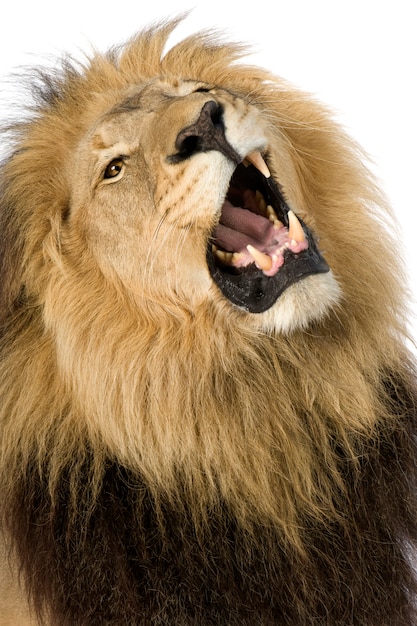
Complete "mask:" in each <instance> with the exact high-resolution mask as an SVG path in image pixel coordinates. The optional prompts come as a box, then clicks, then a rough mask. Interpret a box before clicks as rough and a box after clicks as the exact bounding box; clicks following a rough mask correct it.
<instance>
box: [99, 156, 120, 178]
mask: <svg viewBox="0 0 417 626" xmlns="http://www.w3.org/2000/svg"><path fill="white" fill-rule="evenodd" d="M123 167H124V162H123V159H121V158H118V159H113V161H110V163H109V164H108V166H107V167H106V169H105V170H104V174H103V178H115V177H116V176H118V175H119V174H120V172H121V171H122V170H123Z"/></svg>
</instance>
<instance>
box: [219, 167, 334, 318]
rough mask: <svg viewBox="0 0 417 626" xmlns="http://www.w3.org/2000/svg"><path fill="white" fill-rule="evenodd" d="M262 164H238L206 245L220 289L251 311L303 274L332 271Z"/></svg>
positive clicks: (261, 307)
mask: <svg viewBox="0 0 417 626" xmlns="http://www.w3.org/2000/svg"><path fill="white" fill-rule="evenodd" d="M262 161H263V160H262ZM251 163H252V162H251ZM263 163H264V164H265V162H264V161H263ZM258 165H259V163H256V167H254V165H253V164H251V165H249V166H248V165H247V163H246V164H245V165H239V166H238V167H237V168H236V170H235V173H234V175H233V176H232V180H231V184H230V187H229V192H228V194H227V197H226V201H225V203H224V205H223V211H222V216H221V217H220V222H219V225H218V226H217V227H216V228H215V229H214V231H213V234H212V239H211V241H210V243H209V245H208V249H207V263H208V267H209V270H210V274H211V276H212V278H213V280H214V282H215V283H216V284H217V286H218V287H219V289H220V291H221V292H222V294H223V295H224V296H225V297H226V298H227V299H228V300H230V301H231V302H232V303H233V304H235V305H237V306H239V307H241V308H244V309H245V310H247V311H249V312H251V313H261V312H264V311H266V310H267V309H269V308H270V307H271V306H273V304H274V303H275V302H276V301H277V299H278V298H279V297H280V296H281V295H282V293H283V292H284V291H285V289H287V287H289V286H290V285H292V284H294V283H296V282H298V281H299V280H301V279H302V278H305V277H306V276H309V275H311V274H318V273H324V272H327V271H329V267H328V265H327V263H326V262H325V260H324V259H323V257H322V256H321V254H320V252H319V251H318V249H317V246H316V243H315V241H314V237H313V235H312V233H311V231H310V230H309V229H308V227H307V226H306V225H305V224H304V223H303V222H302V221H300V220H299V219H298V218H297V217H296V216H295V214H294V213H293V212H292V211H291V210H290V209H289V207H288V205H287V204H286V202H285V199H284V198H283V196H282V194H281V192H280V190H279V188H278V186H277V185H276V183H275V182H274V180H273V178H272V176H268V177H266V176H265V175H264V173H269V169H268V168H267V166H266V164H265V167H261V170H263V172H262V171H260V170H259V167H258ZM261 165H262V163H261Z"/></svg>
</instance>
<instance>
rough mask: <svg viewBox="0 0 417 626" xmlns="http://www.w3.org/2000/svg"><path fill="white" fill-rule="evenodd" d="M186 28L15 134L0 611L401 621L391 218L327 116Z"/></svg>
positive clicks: (245, 620)
mask: <svg viewBox="0 0 417 626" xmlns="http://www.w3.org/2000/svg"><path fill="white" fill-rule="evenodd" d="M175 23H176V22H169V23H167V24H164V25H160V26H158V27H152V28H150V29H148V30H146V31H144V32H143V33H139V34H138V35H137V36H136V37H135V38H134V39H132V40H131V41H130V42H129V43H128V44H127V45H126V46H124V47H123V48H120V49H118V50H117V51H115V50H113V51H110V52H109V53H108V54H96V55H94V56H93V58H91V59H90V60H88V62H87V61H86V62H85V63H84V64H82V65H80V66H76V65H74V64H72V63H71V62H70V61H68V60H67V61H66V62H65V63H64V65H63V67H62V70H61V71H59V72H55V73H52V74H51V75H50V74H47V75H46V76H45V75H44V74H42V73H39V72H37V73H36V75H35V83H34V88H33V89H32V92H33V93H34V94H35V95H34V97H35V102H34V103H33V106H32V107H31V112H30V115H29V116H28V119H27V120H26V121H24V122H22V121H21V118H19V120H18V122H17V123H16V125H15V126H14V127H13V128H10V127H9V128H8V133H9V134H8V137H9V138H10V136H11V135H12V134H13V133H14V135H13V138H12V141H13V145H12V147H11V150H10V154H9V156H8V158H7V160H6V161H5V162H3V163H2V165H1V167H0V229H1V232H0V277H1V284H0V498H1V510H0V541H1V542H3V540H4V545H3V543H1V547H0V623H2V619H3V621H4V622H5V623H7V624H18V625H19V626H34V625H35V624H37V625H40V624H42V625H47V626H51V625H56V624H60V626H74V625H77V626H106V625H107V626H118V625H122V624H125V625H128V624H129V625H133V624H134V625H135V626H136V625H137V626H168V625H169V626H196V625H197V624H198V626H209V625H210V626H225V625H227V626H253V625H256V626H258V625H259V626H272V625H274V626H314V625H317V624H319V625H320V626H352V625H353V624H354V625H355V626H388V625H389V626H391V625H392V626H414V625H415V624H417V615H416V609H415V607H416V605H417V603H416V597H417V587H416V580H415V568H414V567H413V566H412V563H411V559H410V558H409V556H410V555H409V550H410V549H411V546H414V547H415V546H416V544H417V505H416V489H415V487H416V484H417V469H416V458H417V457H416V455H417V451H416V440H417V438H416V432H417V424H416V422H417V416H416V407H417V393H416V376H415V367H414V364H413V360H412V358H411V356H410V355H409V353H408V351H407V347H406V346H407V330H406V320H405V312H406V307H405V303H404V288H403V284H402V281H401V275H402V268H401V267H400V265H399V263H398V258H397V255H396V250H397V249H398V248H397V246H396V245H395V243H394V242H393V241H392V239H391V236H390V233H392V232H394V229H390V228H387V227H386V226H387V224H389V220H390V213H389V210H387V207H386V206H385V203H384V201H383V198H382V195H381V193H380V191H379V189H378V186H377V185H376V183H375V181H374V179H373V177H372V175H371V174H370V173H369V172H368V170H367V168H366V166H365V165H364V163H363V156H362V151H361V150H360V149H358V148H357V146H356V145H355V144H354V142H352V140H351V139H349V137H347V136H346V134H345V133H344V131H343V130H342V129H341V128H339V126H338V125H337V123H336V122H335V121H334V120H333V119H332V118H331V117H330V116H329V113H328V111H327V109H326V108H325V107H322V106H321V105H320V104H318V103H317V102H316V101H315V100H314V99H312V98H311V97H310V96H309V95H307V94H305V93H303V92H301V91H299V90H297V89H295V88H293V87H291V86H290V85H289V84H288V83H286V82H284V81H282V80H281V79H280V78H277V77H275V76H272V75H271V74H269V73H268V72H266V71H264V70H261V69H258V68H255V67H253V66H246V65H245V64H244V63H243V61H242V60H241V59H240V58H239V57H240V56H241V55H242V48H241V47H240V46H234V45H232V44H226V43H224V42H221V40H219V39H216V38H214V39H213V38H211V36H209V35H207V34H200V35H196V36H194V37H191V38H188V39H186V40H185V41H184V42H180V43H179V44H177V45H176V46H175V47H174V48H173V49H170V50H169V49H168V50H166V44H167V39H168V37H169V35H170V33H171V32H172V30H173V28H174V26H175ZM238 61H239V62H238ZM42 77H44V84H43V85H41V82H42ZM34 112H35V113H34ZM51 155H52V156H51ZM376 217H377V219H376Z"/></svg>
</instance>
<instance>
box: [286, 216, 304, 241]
mask: <svg viewBox="0 0 417 626" xmlns="http://www.w3.org/2000/svg"><path fill="white" fill-rule="evenodd" d="M288 223H289V226H288V238H289V239H291V240H294V241H296V242H297V243H303V241H305V239H306V236H305V233H304V230H303V227H302V226H301V224H300V222H299V220H298V217H297V216H296V214H295V213H293V211H291V209H290V210H289V211H288Z"/></svg>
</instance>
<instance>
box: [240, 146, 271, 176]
mask: <svg viewBox="0 0 417 626" xmlns="http://www.w3.org/2000/svg"><path fill="white" fill-rule="evenodd" d="M244 161H249V163H252V165H254V166H255V167H256V169H257V170H259V171H260V172H261V174H263V175H264V176H265V178H269V177H270V176H271V172H270V171H269V169H268V166H267V164H266V163H265V161H264V160H263V157H262V155H261V153H260V152H258V151H256V152H250V153H249V154H247V155H246V157H245V159H244Z"/></svg>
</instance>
